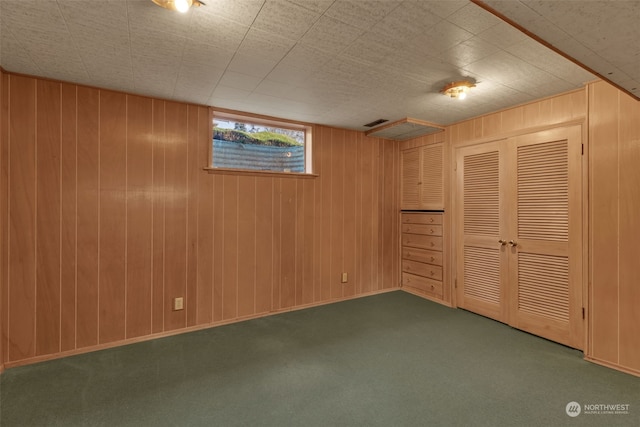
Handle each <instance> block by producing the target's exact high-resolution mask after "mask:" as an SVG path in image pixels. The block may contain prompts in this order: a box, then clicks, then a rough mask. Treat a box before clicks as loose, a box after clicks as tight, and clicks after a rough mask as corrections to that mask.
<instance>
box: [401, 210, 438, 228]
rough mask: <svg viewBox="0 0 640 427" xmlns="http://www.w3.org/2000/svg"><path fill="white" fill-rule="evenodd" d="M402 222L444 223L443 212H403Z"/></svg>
mask: <svg viewBox="0 0 640 427" xmlns="http://www.w3.org/2000/svg"><path fill="white" fill-rule="evenodd" d="M402 223H403V224H438V225H440V224H442V214H441V213H422V212H415V213H413V212H412V213H403V214H402Z"/></svg>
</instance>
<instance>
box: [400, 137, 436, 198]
mask: <svg viewBox="0 0 640 427" xmlns="http://www.w3.org/2000/svg"><path fill="white" fill-rule="evenodd" d="M400 163H401V168H402V191H401V201H400V207H401V208H402V209H406V210H418V209H421V210H443V209H444V146H443V144H442V143H440V142H439V143H435V144H429V145H423V146H420V147H415V148H411V149H408V150H403V151H402V152H401V157H400Z"/></svg>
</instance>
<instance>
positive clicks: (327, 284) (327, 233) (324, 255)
mask: <svg viewBox="0 0 640 427" xmlns="http://www.w3.org/2000/svg"><path fill="white" fill-rule="evenodd" d="M331 132H332V131H331V129H330V128H325V127H323V128H322V131H321V133H320V135H319V136H320V138H321V139H320V140H321V141H322V142H321V144H322V151H321V154H320V163H321V164H322V175H321V176H320V186H321V188H320V193H321V199H320V205H321V206H322V209H321V211H320V212H321V213H320V236H319V239H320V292H319V294H320V301H326V300H328V299H330V298H331V248H332V246H331V242H332V232H331V225H332V221H331V216H332V212H333V211H334V210H333V209H334V206H333V203H332V199H331V187H332V184H331V183H332V180H333V170H332V165H331V158H332V153H333V140H332V138H331Z"/></svg>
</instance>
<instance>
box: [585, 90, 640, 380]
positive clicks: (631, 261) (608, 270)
mask: <svg viewBox="0 0 640 427" xmlns="http://www.w3.org/2000/svg"><path fill="white" fill-rule="evenodd" d="M589 145H590V159H589V160H590V179H589V187H590V192H589V196H590V197H589V198H590V218H591V225H590V229H591V235H590V240H591V245H590V265H591V268H590V272H589V279H590V282H591V289H590V311H591V316H590V325H589V326H590V328H589V330H590V334H589V349H588V356H589V358H590V359H592V360H594V361H597V362H600V363H603V364H606V365H611V366H614V367H618V368H621V369H623V370H627V371H629V372H631V373H634V374H636V375H640V332H639V328H640V310H638V306H640V266H639V265H638V247H637V244H638V240H639V239H640V222H639V221H638V218H639V217H640V187H639V186H638V183H640V102H638V101H636V100H634V99H633V98H631V97H630V96H629V95H627V94H625V93H623V92H621V91H619V90H618V89H616V88H614V87H613V86H611V85H609V84H607V83H603V82H599V83H593V84H591V85H589Z"/></svg>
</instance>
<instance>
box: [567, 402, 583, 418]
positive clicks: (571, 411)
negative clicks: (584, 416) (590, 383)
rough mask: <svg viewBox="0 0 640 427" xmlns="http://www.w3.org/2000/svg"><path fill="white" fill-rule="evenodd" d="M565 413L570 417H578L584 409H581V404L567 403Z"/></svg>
mask: <svg viewBox="0 0 640 427" xmlns="http://www.w3.org/2000/svg"><path fill="white" fill-rule="evenodd" d="M565 411H566V412H567V415H569V416H570V417H577V416H578V415H580V412H581V411H582V408H581V407H580V404H579V403H578V402H569V403H567V407H566V408H565Z"/></svg>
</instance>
